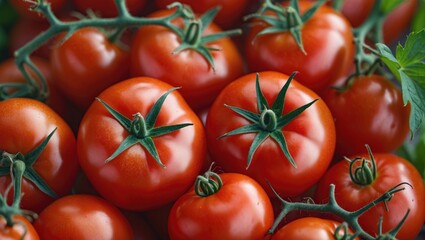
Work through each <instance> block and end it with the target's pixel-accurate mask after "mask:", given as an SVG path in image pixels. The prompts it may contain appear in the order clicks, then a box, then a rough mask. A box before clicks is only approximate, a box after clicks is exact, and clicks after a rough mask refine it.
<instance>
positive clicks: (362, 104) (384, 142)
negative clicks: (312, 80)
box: [322, 75, 410, 158]
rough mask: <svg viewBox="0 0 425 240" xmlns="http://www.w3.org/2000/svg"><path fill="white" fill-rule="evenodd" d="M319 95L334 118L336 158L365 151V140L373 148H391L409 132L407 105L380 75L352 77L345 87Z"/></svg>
mask: <svg viewBox="0 0 425 240" xmlns="http://www.w3.org/2000/svg"><path fill="white" fill-rule="evenodd" d="M322 97H323V100H324V101H325V102H326V103H327V105H328V107H329V109H330V110H331V112H332V115H333V117H334V120H335V128H336V139H337V142H336V155H337V156H336V157H337V158H340V157H341V156H348V155H353V154H357V153H365V152H366V148H365V147H364V145H365V144H368V145H370V147H371V148H372V149H374V151H376V152H392V151H394V150H395V149H396V148H397V147H399V146H400V145H401V144H403V142H404V140H405V139H406V137H407V135H408V133H409V114H410V107H405V106H404V103H403V98H402V95H401V92H400V90H399V89H398V88H397V87H396V86H395V85H394V84H393V83H391V82H390V81H389V80H387V79H385V78H384V77H382V76H379V75H370V76H360V77H358V78H354V79H352V82H351V84H349V86H347V89H345V90H344V89H342V90H336V89H329V90H327V91H326V92H325V93H323V96H322Z"/></svg>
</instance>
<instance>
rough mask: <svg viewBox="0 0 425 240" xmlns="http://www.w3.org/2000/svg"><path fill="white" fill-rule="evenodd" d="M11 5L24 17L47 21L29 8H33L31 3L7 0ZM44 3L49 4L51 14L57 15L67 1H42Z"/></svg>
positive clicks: (20, 0)
mask: <svg viewBox="0 0 425 240" xmlns="http://www.w3.org/2000/svg"><path fill="white" fill-rule="evenodd" d="M9 2H10V3H11V5H12V6H13V7H14V8H15V9H16V10H17V11H18V13H19V14H20V15H21V16H22V17H24V18H29V19H31V20H35V21H46V20H47V19H46V18H45V16H43V15H42V14H41V13H40V12H37V11H33V10H32V9H31V8H32V7H34V6H35V4H34V2H33V1H22V0H9ZM44 2H48V3H50V8H51V9H52V11H53V13H55V14H57V13H59V12H60V11H62V10H63V9H64V8H65V6H66V4H67V3H68V1H67V0H44Z"/></svg>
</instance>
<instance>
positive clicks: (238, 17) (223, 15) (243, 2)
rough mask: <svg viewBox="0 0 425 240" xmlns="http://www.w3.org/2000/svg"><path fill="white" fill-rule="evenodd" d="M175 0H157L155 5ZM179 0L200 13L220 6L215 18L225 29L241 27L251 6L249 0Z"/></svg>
mask: <svg viewBox="0 0 425 240" xmlns="http://www.w3.org/2000/svg"><path fill="white" fill-rule="evenodd" d="M173 2H174V1H172V0H155V5H156V6H157V7H159V8H165V7H167V6H168V5H169V4H171V3H173ZM179 2H181V3H183V4H187V5H189V6H190V7H191V8H192V10H193V11H194V12H195V13H199V14H202V13H204V12H206V11H208V10H210V9H212V8H214V7H216V6H220V11H219V12H218V13H217V16H216V17H215V18H214V22H215V23H217V24H218V25H219V26H220V27H222V28H224V29H229V28H236V27H239V26H240V24H241V23H242V22H243V17H244V14H246V13H247V10H248V6H249V1H248V0H233V1H228V0H214V1H208V0H201V1H199V0H183V1H179ZM238 25H239V26H238Z"/></svg>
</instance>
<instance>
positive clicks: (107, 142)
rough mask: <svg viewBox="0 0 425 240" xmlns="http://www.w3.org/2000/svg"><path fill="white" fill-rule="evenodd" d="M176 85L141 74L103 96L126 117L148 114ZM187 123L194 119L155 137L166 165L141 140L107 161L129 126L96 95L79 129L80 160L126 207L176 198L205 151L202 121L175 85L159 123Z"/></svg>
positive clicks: (150, 206) (93, 178)
mask: <svg viewBox="0 0 425 240" xmlns="http://www.w3.org/2000/svg"><path fill="white" fill-rule="evenodd" d="M171 88H172V87H171V85H169V84H166V83H164V82H162V81H159V80H157V79H153V78H148V77H139V78H133V79H129V80H126V81H122V82H120V83H117V84H115V85H114V86H111V87H109V88H108V89H106V90H105V91H104V92H102V93H101V94H100V95H99V99H101V100H103V101H104V102H105V103H107V104H108V105H110V106H111V107H112V108H114V109H115V110H116V111H118V112H120V113H121V114H122V115H124V116H126V117H127V118H130V119H132V118H133V117H132V116H133V115H134V114H136V113H140V114H141V115H142V116H145V117H146V115H147V112H148V111H150V109H151V108H152V106H153V105H154V103H155V101H157V99H158V98H160V96H161V95H163V94H164V93H165V92H166V91H168V90H169V89H171ZM183 123H192V124H193V125H192V126H187V127H184V128H181V129H179V130H178V131H174V132H171V133H169V134H166V135H162V136H158V137H153V138H152V139H153V142H154V144H155V145H156V148H157V152H158V155H159V157H160V158H161V161H162V163H163V164H164V165H165V167H162V166H161V165H160V164H158V163H157V162H156V160H155V159H154V157H153V156H152V155H151V154H149V152H148V151H147V150H146V148H145V147H143V146H142V145H141V144H135V145H133V146H131V147H130V148H128V149H127V150H125V151H123V152H122V153H121V154H119V155H118V156H116V157H115V158H114V159H113V160H112V161H110V162H108V163H105V160H106V159H108V158H109V157H110V156H111V155H112V154H113V153H114V152H115V150H116V149H117V148H118V146H119V145H120V144H121V143H122V142H123V141H124V139H126V138H127V137H128V136H129V135H130V132H129V131H127V130H126V128H124V127H123V125H121V123H120V122H118V121H117V120H116V119H115V118H114V117H113V116H112V115H111V113H110V112H109V111H108V110H107V109H106V108H105V106H103V105H102V104H101V103H100V102H99V101H96V102H94V103H93V104H92V105H91V106H90V108H89V109H88V110H87V112H86V113H85V115H84V117H83V120H82V121H81V124H80V129H79V132H78V140H77V145H78V146H77V147H78V156H79V160H80V163H81V166H82V168H83V170H84V172H85V174H86V175H87V177H88V179H89V180H90V182H91V183H92V184H93V186H94V187H95V189H96V190H97V191H98V192H99V193H100V194H101V195H102V196H103V197H105V198H106V199H108V200H109V201H111V202H113V203H114V204H116V205H117V206H119V207H121V208H124V209H129V210H147V209H153V208H156V207H159V206H161V205H163V204H166V203H168V202H171V201H173V200H175V199H177V198H178V197H179V196H180V195H181V194H183V193H184V192H185V191H186V190H187V189H188V188H189V187H190V186H191V184H192V183H193V181H194V179H195V178H196V176H197V174H198V173H199V171H200V168H201V166H202V163H203V160H204V158H205V154H206V144H205V133H204V129H203V125H202V122H201V121H200V120H199V118H198V117H197V115H196V114H195V113H194V112H193V111H192V110H191V109H190V107H189V106H188V105H187V103H186V102H185V101H184V99H183V98H182V97H181V95H180V94H179V93H177V92H175V91H174V92H172V93H170V94H169V95H168V97H167V98H166V100H165V102H164V104H163V106H162V108H161V110H160V112H159V115H158V118H157V121H156V123H155V127H159V126H169V125H175V124H183ZM131 135H133V134H131ZM133 137H134V135H133Z"/></svg>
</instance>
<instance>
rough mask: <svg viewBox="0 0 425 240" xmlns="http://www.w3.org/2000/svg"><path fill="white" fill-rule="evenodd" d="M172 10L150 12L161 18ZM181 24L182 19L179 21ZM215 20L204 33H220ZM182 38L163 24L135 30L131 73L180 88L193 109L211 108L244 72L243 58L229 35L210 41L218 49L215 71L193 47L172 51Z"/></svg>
mask: <svg viewBox="0 0 425 240" xmlns="http://www.w3.org/2000/svg"><path fill="white" fill-rule="evenodd" d="M171 12H172V10H160V11H157V12H155V13H152V14H151V15H149V17H159V16H166V15H169V14H171ZM176 25H177V26H182V20H181V19H178V20H177V21H176ZM220 31H221V30H220V29H219V27H217V26H216V25H215V24H214V23H211V24H210V25H208V27H207V28H206V29H205V30H204V35H208V34H212V33H217V32H220ZM180 44H181V39H179V37H178V36H177V35H176V34H175V33H174V32H172V31H171V30H169V29H166V28H164V27H162V26H155V25H148V26H142V27H141V28H140V29H139V30H138V31H137V33H136V35H135V37H134V40H133V45H132V47H131V74H132V76H149V77H153V78H157V79H161V80H162V81H165V82H167V83H169V84H171V85H173V86H179V87H181V90H180V93H181V94H182V95H183V97H184V98H185V100H186V101H187V102H188V103H189V105H190V106H191V107H192V108H193V109H194V110H200V109H202V108H205V107H208V106H209V105H210V104H211V103H212V102H213V100H214V98H215V97H216V96H217V95H218V93H219V92H220V90H221V89H223V88H224V86H226V85H227V84H228V83H229V82H231V81H233V80H234V79H235V78H237V77H239V76H241V75H242V74H243V72H244V66H243V61H242V57H241V55H240V53H239V52H238V50H237V48H236V46H235V45H234V44H233V42H232V40H231V39H230V38H221V39H219V40H217V41H214V42H211V43H209V44H207V46H208V47H211V48H218V49H220V50H219V51H212V52H211V54H212V56H213V61H214V66H215V70H213V69H212V68H211V66H210V65H209V63H208V61H207V60H206V59H205V58H204V57H203V56H202V55H201V54H199V53H198V52H196V51H194V50H189V49H188V50H184V51H182V52H180V53H176V54H172V52H173V51H174V50H175V49H177V47H178V46H180Z"/></svg>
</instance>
